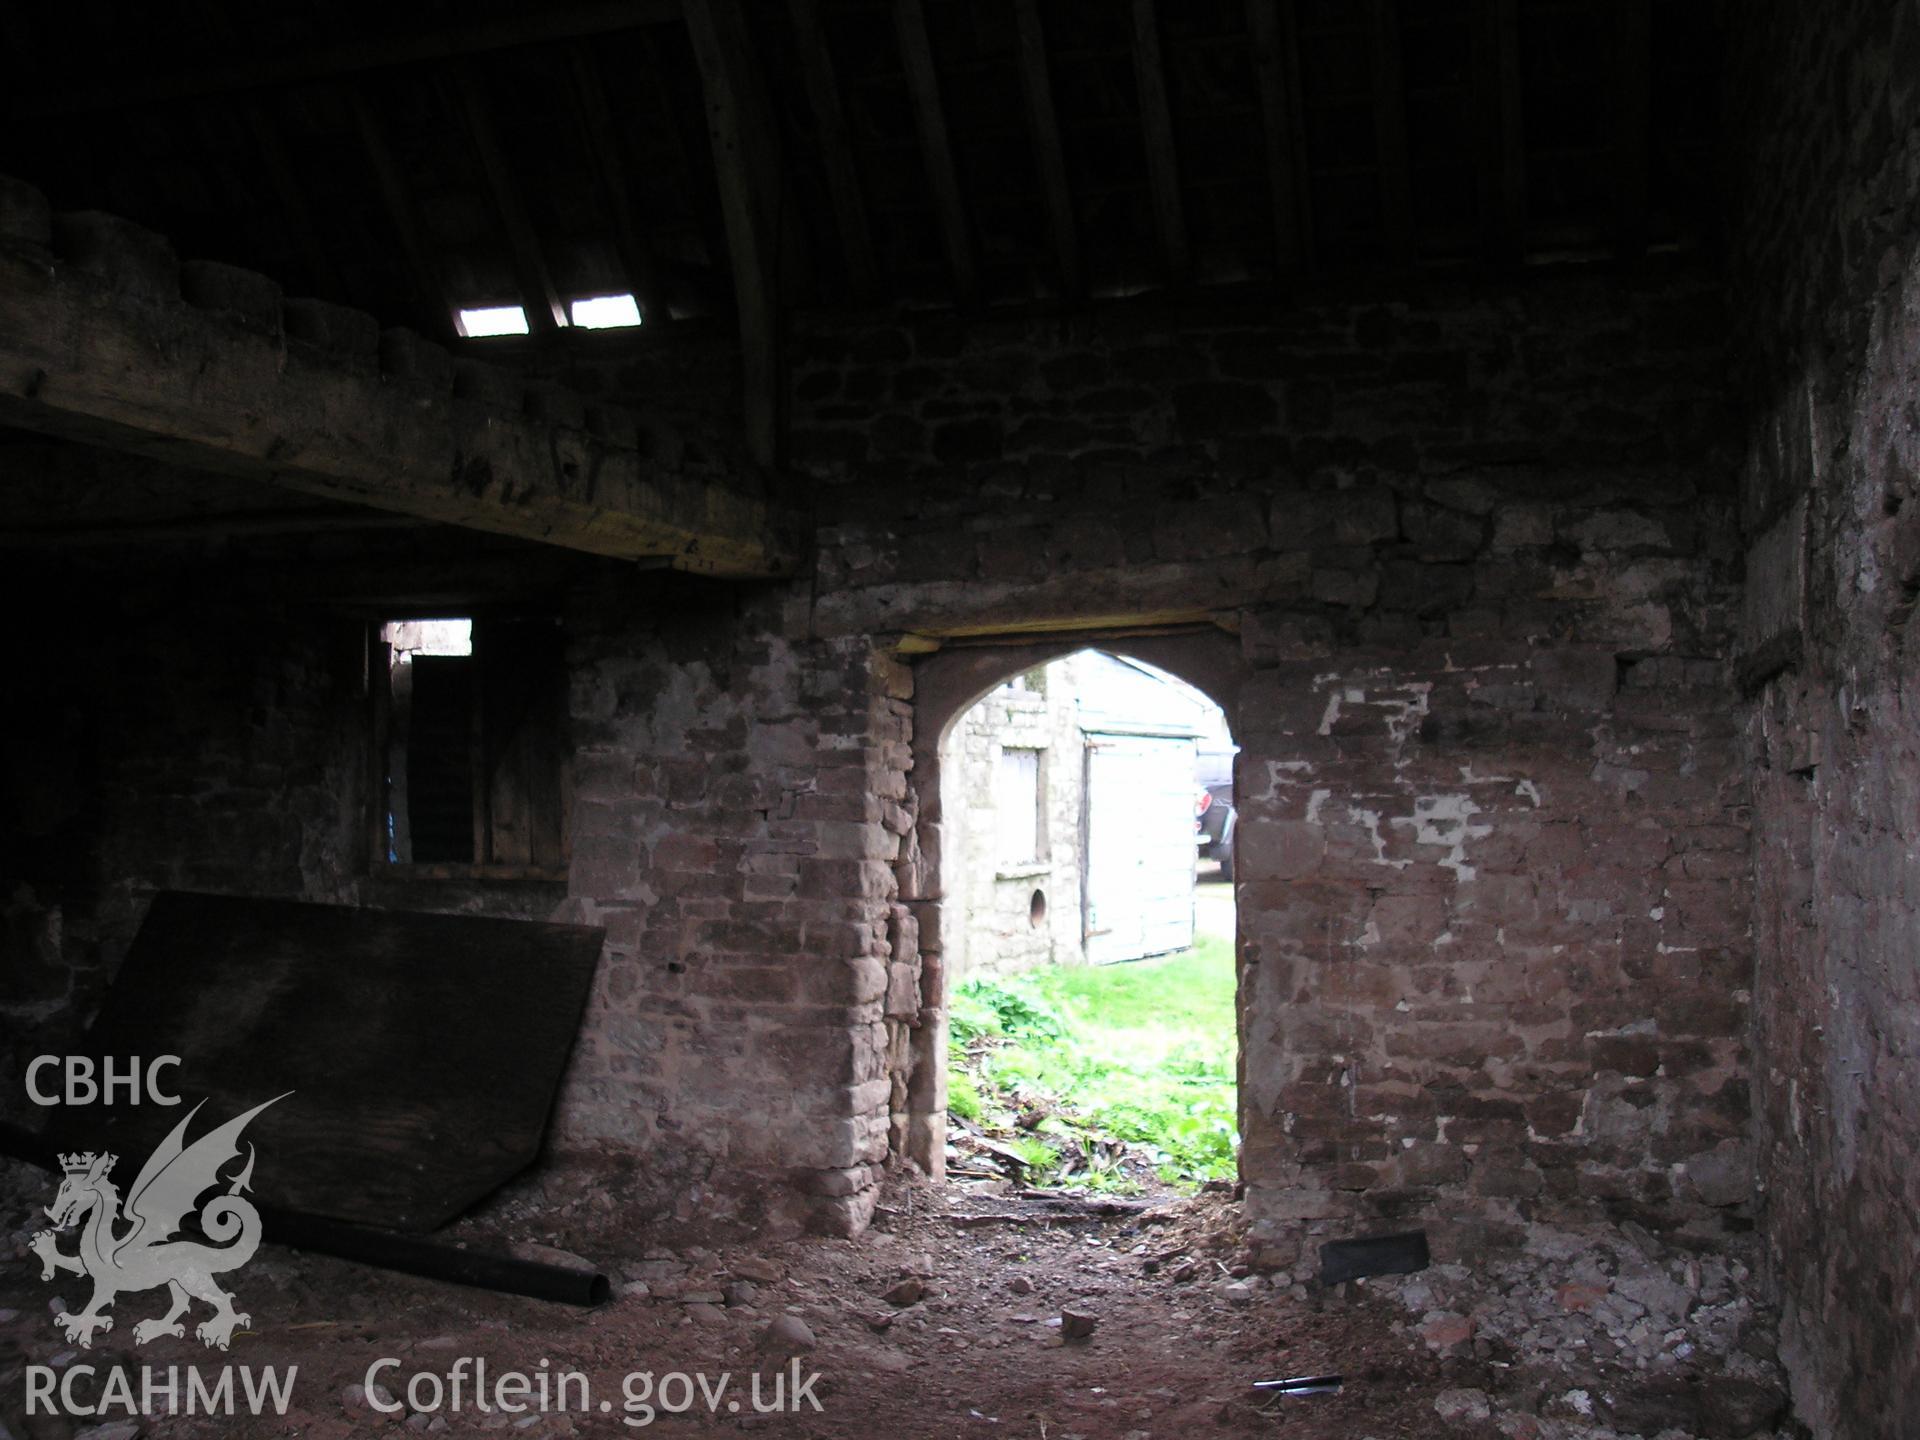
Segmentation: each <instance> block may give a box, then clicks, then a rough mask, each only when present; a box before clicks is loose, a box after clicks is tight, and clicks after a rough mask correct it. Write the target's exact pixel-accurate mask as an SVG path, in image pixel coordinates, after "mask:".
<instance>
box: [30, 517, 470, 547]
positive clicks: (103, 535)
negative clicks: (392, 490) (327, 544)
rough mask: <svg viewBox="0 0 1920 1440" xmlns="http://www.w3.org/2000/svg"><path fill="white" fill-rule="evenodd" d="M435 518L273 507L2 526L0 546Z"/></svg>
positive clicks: (316, 530) (160, 540)
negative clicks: (113, 520)
mask: <svg viewBox="0 0 1920 1440" xmlns="http://www.w3.org/2000/svg"><path fill="white" fill-rule="evenodd" d="M430 523H432V522H430V521H427V520H420V519H416V518H415V517H413V516H411V515H393V514H388V513H386V512H384V511H379V510H368V511H354V510H320V509H299V510H269V511H249V512H244V513H235V514H228V515H201V516H195V517H193V518H191V519H172V520H135V521H126V522H123V523H119V524H105V525H31V526H0V549H7V550H23V549H24V550H40V549H47V550H55V549H59V550H67V549H91V548H102V547H107V546H114V545H163V544H170V543H175V542H179V541H205V540H242V539H252V538H255V537H258V536H262V535H329V534H334V533H336V532H339V531H346V530H410V529H417V528H418V527H420V526H422V525H426V524H430Z"/></svg>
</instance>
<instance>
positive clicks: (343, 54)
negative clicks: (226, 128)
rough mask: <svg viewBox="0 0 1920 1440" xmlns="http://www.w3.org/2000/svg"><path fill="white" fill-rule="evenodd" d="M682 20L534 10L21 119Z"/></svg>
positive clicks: (32, 104)
mask: <svg viewBox="0 0 1920 1440" xmlns="http://www.w3.org/2000/svg"><path fill="white" fill-rule="evenodd" d="M679 17H680V6H679V3H678V0H593V3H589V4H579V5H559V6H546V5H540V6H527V7H525V8H524V9H522V10H520V11H517V12H511V13H507V14H503V15H501V16H499V17H498V18H495V19H491V20H488V19H473V20H471V21H468V22H464V23H462V24H460V25H457V26H454V27H451V28H448V29H444V30H426V31H418V32H415V33H413V34H398V35H396V34H392V33H390V32H380V33H378V35H377V38H372V39H367V38H354V39H351V40H343V41H341V42H340V43H339V44H337V45H322V46H318V47H315V48H312V49H302V50H300V51H298V52H297V53H293V54H285V55H272V56H253V57H250V58H248V59H245V60H238V61H233V62H230V63H223V64H220V65H212V66H205V67H202V68H199V69H194V70H181V71H176V72H174V73H173V74H170V75H166V74H163V75H140V76H137V77H132V78H126V79H115V80H113V81H111V82H109V83H106V84H103V85H96V86H93V87H90V88H87V89H63V90H60V91H57V92H56V91H51V90H49V91H42V92H41V93H39V94H34V95H23V96H20V97H18V98H19V111H20V113H21V114H22V115H26V116H35V117H46V116H54V115H79V114H87V113H90V112H94V111H101V110H127V109H133V108H135V107H138V106H143V105H152V104H156V103H158V102H161V101H167V100H184V99H190V98H192V97H194V96H196V95H219V94H230V93H234V92H237V91H242V90H282V89H285V88H287V87H288V86H291V85H303V84H311V83H313V82H315V81H319V80H338V79H343V78H346V77H349V76H354V75H364V74H367V73H369V72H372V71H378V70H390V69H394V68H397V67H400V66H405V65H425V64H434V63H438V62H441V61H446V60H455V59H460V58H462V57H466V56H473V55H487V54H491V53H493V52H495V51H500V50H515V49H519V48H520V47H522V46H525V45H551V44H558V43H562V42H565V41H569V40H589V39H594V38H596V37H599V36H603V35H615V34H619V33H620V32H622V31H626V30H637V29H640V28H642V27H644V26H648V25H663V24H669V23H671V22H672V21H674V20H677V19H678V18H679ZM20 53H22V54H28V53H31V52H28V51H22V52H20Z"/></svg>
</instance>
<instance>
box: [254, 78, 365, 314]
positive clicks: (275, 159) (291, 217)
mask: <svg viewBox="0 0 1920 1440" xmlns="http://www.w3.org/2000/svg"><path fill="white" fill-rule="evenodd" d="M239 103H240V108H241V110H242V112H243V113H244V114H245V116H246V122H247V129H248V131H249V132H250V133H251V134H252V136H253V145H254V149H255V151H256V152H258V154H259V156H260V168H261V169H262V170H263V171H264V172H265V173H266V177H267V183H268V184H269V185H271V186H272V187H273V194H274V198H275V199H276V200H278V201H279V202H280V217H281V219H282V221H284V223H285V226H286V230H287V233H288V235H289V236H291V238H292V240H293V243H294V248H295V249H296V250H297V251H298V252H299V255H300V258H301V260H302V262H303V263H304V264H305V265H306V267H307V271H308V273H309V275H310V276H311V277H312V280H313V283H314V285H315V286H316V287H317V288H318V291H319V293H320V294H321V295H323V296H325V297H326V298H327V299H329V300H334V301H337V302H339V303H340V304H346V303H348V302H349V301H350V300H351V299H352V298H353V297H352V296H350V295H348V294H347V289H346V285H345V284H344V283H343V282H342V281H341V279H340V272H339V270H338V269H337V268H336V267H335V266H334V263H333V257H332V256H331V255H329V254H327V250H326V247H325V246H324V245H322V244H321V243H320V237H319V235H318V234H317V233H316V232H315V230H314V226H313V212H312V211H311V210H310V209H308V207H307V194H306V190H305V188H304V187H303V186H302V185H301V184H300V181H299V177H298V176H296V175H295V174H294V170H293V161H292V160H291V158H289V156H288V155H287V147H286V145H285V144H284V143H283V141H282V140H281V138H280V127H279V125H278V123H277V122H276V121H275V120H274V118H273V113H272V112H271V111H270V110H269V109H268V108H267V102H266V101H265V100H263V99H260V98H255V97H248V98H246V99H243V100H242V101H240V102H239Z"/></svg>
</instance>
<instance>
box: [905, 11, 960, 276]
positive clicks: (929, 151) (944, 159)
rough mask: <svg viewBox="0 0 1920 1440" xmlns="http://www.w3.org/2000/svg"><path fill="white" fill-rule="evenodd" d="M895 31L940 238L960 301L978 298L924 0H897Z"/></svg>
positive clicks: (957, 175)
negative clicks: (922, 3) (943, 244)
mask: <svg viewBox="0 0 1920 1440" xmlns="http://www.w3.org/2000/svg"><path fill="white" fill-rule="evenodd" d="M893 26H894V33H895V35H896V37H897V38H898V40H899V45H900V60H901V63H902V64H903V65H905V67H906V71H907V90H908V92H909V93H910V94H911V95H912V97H913V118H914V128H915V130H917V131H918V132H919V135H920V155H921V158H922V160H923V162H924V163H925V165H926V167H927V183H928V185H930V186H931V187H932V189H933V208H934V213H935V214H936V216H937V217H938V218H939V221H940V238H941V239H942V241H943V242H945V245H946V249H947V264H948V265H949V266H950V267H951V268H952V270H953V285H954V289H955V291H957V292H958V294H959V297H960V304H961V307H962V308H964V309H970V308H972V307H973V306H974V305H976V304H978V303H979V299H980V275H979V267H978V265H977V264H976V262H975V260H974V253H973V233H972V229H971V227H970V226H969V224H968V222H967V209H966V205H965V203H964V202H963V201H962V200H961V198H960V175H959V172H958V171H957V170H956V169H955V168H954V163H953V142H952V139H951V138H950V137H949V136H948V134H947V112H946V106H945V105H944V104H942V103H941V100H940V76H939V74H938V72H937V71H935V69H934V65H933V43H932V41H931V40H929V39H928V37H927V13H926V10H925V9H924V8H923V7H922V5H921V3H920V0H894V5H893Z"/></svg>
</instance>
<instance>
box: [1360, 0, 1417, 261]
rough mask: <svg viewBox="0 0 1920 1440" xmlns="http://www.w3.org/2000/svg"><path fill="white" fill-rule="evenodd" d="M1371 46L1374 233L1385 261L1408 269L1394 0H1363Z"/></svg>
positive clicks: (1408, 199) (1409, 220)
mask: <svg viewBox="0 0 1920 1440" xmlns="http://www.w3.org/2000/svg"><path fill="white" fill-rule="evenodd" d="M1367 30H1368V34H1369V37H1370V39H1371V42H1372V48H1373V137H1374V156H1375V159H1376V161H1377V163H1378V164H1379V167H1380V229H1381V234H1382V237H1383V239H1384V240H1385V243H1386V253H1387V258H1388V259H1389V260H1390V261H1392V262H1393V263H1394V264H1397V265H1411V264H1412V263H1413V260H1414V249H1413V172H1412V169H1411V167H1410V165H1409V163H1408V160H1407V98H1406V97H1407V82H1406V73H1405V71H1404V69H1403V68H1402V64H1401V57H1400V10H1399V3H1398V0H1369V4H1368V7H1367Z"/></svg>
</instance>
